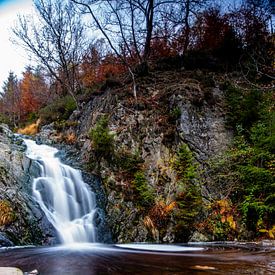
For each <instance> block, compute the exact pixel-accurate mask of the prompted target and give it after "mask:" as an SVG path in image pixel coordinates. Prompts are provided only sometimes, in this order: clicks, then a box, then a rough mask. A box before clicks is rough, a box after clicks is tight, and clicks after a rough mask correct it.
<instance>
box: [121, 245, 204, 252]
mask: <svg viewBox="0 0 275 275" xmlns="http://www.w3.org/2000/svg"><path fill="white" fill-rule="evenodd" d="M116 246H117V247H121V248H128V249H138V250H150V251H163V252H187V251H201V250H204V248H202V247H189V246H180V245H166V244H143V243H134V244H117V245H116Z"/></svg>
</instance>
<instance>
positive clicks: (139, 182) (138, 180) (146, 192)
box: [133, 171, 155, 207]
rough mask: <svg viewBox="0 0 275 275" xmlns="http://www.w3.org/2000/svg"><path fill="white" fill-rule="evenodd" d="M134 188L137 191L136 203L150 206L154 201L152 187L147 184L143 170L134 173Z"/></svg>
mask: <svg viewBox="0 0 275 275" xmlns="http://www.w3.org/2000/svg"><path fill="white" fill-rule="evenodd" d="M133 185H134V188H135V189H136V191H137V193H138V197H139V199H138V203H139V204H140V205H141V206H144V207H150V206H152V205H153V203H154V196H155V195H154V192H153V189H152V188H151V187H150V186H149V185H148V183H147V180H146V177H145V175H144V172H142V171H138V172H136V173H135V175H134V180H133Z"/></svg>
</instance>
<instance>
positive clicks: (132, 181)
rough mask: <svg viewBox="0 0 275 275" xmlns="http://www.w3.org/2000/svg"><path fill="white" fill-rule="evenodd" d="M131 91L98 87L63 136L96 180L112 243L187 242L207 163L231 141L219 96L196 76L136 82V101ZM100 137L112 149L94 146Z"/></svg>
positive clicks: (158, 75) (204, 77)
mask: <svg viewBox="0 0 275 275" xmlns="http://www.w3.org/2000/svg"><path fill="white" fill-rule="evenodd" d="M118 86H119V85H118ZM131 90H132V86H131V83H130V82H129V83H128V84H127V83H126V84H125V85H123V86H119V87H115V88H110V87H109V88H108V85H105V90H104V91H101V92H99V93H97V94H96V95H92V96H91V98H90V100H88V102H85V103H83V108H82V111H81V112H75V113H74V114H73V115H72V116H71V121H73V122H77V123H76V124H77V126H74V127H68V128H67V130H65V131H63V135H64V136H70V135H73V136H74V137H75V143H76V145H77V147H78V148H79V149H80V152H81V155H80V158H81V159H82V161H83V162H84V163H86V166H87V167H88V169H89V170H90V171H93V172H94V173H97V174H99V175H100V176H101V177H102V179H103V182H104V186H105V190H106V193H107V196H108V202H107V207H106V209H107V216H108V222H109V225H110V227H111V230H112V233H113V237H114V240H115V241H116V242H137V241H159V242H174V241H187V240H188V239H190V237H191V235H192V234H193V233H194V232H195V227H194V222H198V221H199V219H200V218H201V216H202V215H203V211H201V209H200V207H201V206H202V205H203V202H202V195H205V199H206V200H207V196H208V195H209V194H207V188H205V187H203V186H202V177H205V176H202V174H203V171H204V169H205V167H206V162H207V160H209V159H210V158H211V157H213V156H217V155H218V154H220V153H222V152H223V151H224V150H226V148H227V146H228V144H229V143H230V142H231V138H232V134H231V132H230V131H229V130H228V129H226V127H225V112H224V97H223V92H222V90H221V89H220V88H219V83H218V82H217V81H215V80H214V74H211V73H209V74H202V72H200V71H197V72H192V73H191V72H185V71H179V72H175V71H173V72H155V73H152V74H151V75H150V76H147V77H141V78H139V79H138V80H137V95H138V96H137V100H135V99H134V98H133V96H132V94H131ZM102 119H103V120H104V119H105V120H106V121H107V126H106V125H105V126H104V122H102ZM104 127H106V129H107V133H106V132H104V129H103V128H104ZM91 129H96V130H94V135H93V134H91ZM96 131H98V133H96ZM100 131H103V132H100ZM97 134H98V135H97ZM106 135H107V138H109V139H110V140H111V143H112V144H107V143H106V141H102V140H101V142H103V143H102V145H101V146H105V145H106V144H107V145H106V146H107V147H106V148H105V149H104V150H105V151H104V150H103V151H102V150H98V149H96V144H95V143H96V142H98V141H97V140H95V139H96V137H97V138H98V137H100V136H101V138H102V137H106ZM108 135H109V136H108ZM56 137H60V136H58V135H57V134H51V139H56ZM93 137H94V138H93ZM104 142H105V143H104ZM101 151H102V152H101ZM192 173H193V174H194V175H193V176H192V175H191V174H192ZM190 190H193V191H190ZM211 196H215V194H211ZM188 197H189V199H190V202H189V205H184V203H183V201H185V200H188ZM192 211H193V212H192ZM182 216H183V218H180V217H182ZM188 216H190V218H189V217H188ZM179 220H181V221H182V220H184V222H183V224H182V225H179V224H180V223H179ZM191 220H192V221H191Z"/></svg>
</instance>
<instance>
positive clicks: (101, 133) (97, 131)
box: [89, 116, 114, 161]
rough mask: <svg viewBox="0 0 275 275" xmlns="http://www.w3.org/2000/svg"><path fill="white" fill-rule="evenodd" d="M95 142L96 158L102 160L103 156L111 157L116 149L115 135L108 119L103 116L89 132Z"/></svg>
mask: <svg viewBox="0 0 275 275" xmlns="http://www.w3.org/2000/svg"><path fill="white" fill-rule="evenodd" d="M89 136H90V139H91V141H92V143H93V150H94V154H95V158H96V160H97V161H100V159H101V158H102V157H105V158H107V157H110V156H111V155H112V153H113V151H114V135H113V134H111V133H110V130H109V128H108V119H107V117H106V116H103V117H101V118H100V119H99V121H98V122H97V123H96V125H95V128H93V129H92V130H91V131H90V133H89Z"/></svg>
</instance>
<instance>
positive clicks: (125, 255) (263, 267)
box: [0, 244, 275, 275]
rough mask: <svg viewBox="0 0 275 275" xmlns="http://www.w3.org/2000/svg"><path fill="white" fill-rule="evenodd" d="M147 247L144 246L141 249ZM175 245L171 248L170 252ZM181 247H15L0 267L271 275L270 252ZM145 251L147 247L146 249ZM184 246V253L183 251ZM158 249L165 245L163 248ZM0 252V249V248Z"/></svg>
mask: <svg viewBox="0 0 275 275" xmlns="http://www.w3.org/2000/svg"><path fill="white" fill-rule="evenodd" d="M146 246H147V245H144V248H145V247H146ZM172 247H173V246H169V250H171V249H172ZM179 247H181V249H182V251H181V252H174V253H172V252H169V251H167V252H165V251H163V252H157V251H144V250H142V249H143V248H142V245H139V248H140V249H137V248H135V249H130V248H120V247H116V246H112V245H98V244H82V245H80V246H78V245H76V244H74V245H70V246H63V247H41V248H33V247H31V248H16V249H8V250H2V252H0V266H13V267H18V268H21V269H22V270H23V271H24V272H28V271H31V270H34V269H37V270H38V272H39V274H40V275H41V274H45V275H62V274H70V275H74V274H76V275H82V274H152V275H154V274H167V275H168V274H213V275H215V274H234V275H240V274H253V275H254V274H255V275H258V274H264V275H265V274H274V272H275V262H274V261H275V259H274V257H273V256H274V254H273V253H274V250H273V251H272V250H266V249H262V250H254V249H242V248H238V247H228V248H226V247H222V246H220V247H204V249H202V248H201V247H199V248H197V249H196V247H195V248H194V247H193V249H192V250H193V251H190V247H183V246H176V247H175V250H177V249H179ZM147 248H148V247H147ZM184 248H186V251H184ZM162 249H164V247H163V246H162ZM0 251H1V250H0Z"/></svg>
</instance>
